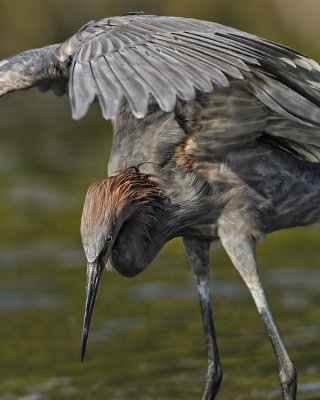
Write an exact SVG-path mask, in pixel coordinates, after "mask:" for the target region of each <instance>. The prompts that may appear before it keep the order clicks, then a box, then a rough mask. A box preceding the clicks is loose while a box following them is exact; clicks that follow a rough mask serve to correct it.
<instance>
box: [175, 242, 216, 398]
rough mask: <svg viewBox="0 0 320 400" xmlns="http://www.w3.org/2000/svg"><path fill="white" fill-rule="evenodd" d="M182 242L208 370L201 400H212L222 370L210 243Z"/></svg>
mask: <svg viewBox="0 0 320 400" xmlns="http://www.w3.org/2000/svg"><path fill="white" fill-rule="evenodd" d="M183 241H184V245H185V248H186V251H187V255H188V259H189V262H190V265H191V268H192V271H193V273H194V274H195V276H196V279H197V289H198V294H199V298H200V304H201V311H202V319H203V326H204V333H205V338H206V346H207V352H208V369H207V375H206V381H205V389H204V393H203V397H202V400H213V399H215V397H216V394H217V393H218V391H219V388H220V384H221V380H222V369H221V364H220V358H219V351H218V346H217V341H216V334H215V329H214V324H213V318H212V312H211V304H210V295H209V250H210V243H211V242H210V241H202V240H197V239H193V238H186V237H185V238H184V239H183Z"/></svg>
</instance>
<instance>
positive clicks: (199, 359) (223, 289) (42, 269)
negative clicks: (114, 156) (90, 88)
mask: <svg viewBox="0 0 320 400" xmlns="http://www.w3.org/2000/svg"><path fill="white" fill-rule="evenodd" d="M109 129H110V126H109V124H106V123H105V122H104V121H102V120H101V117H100V114H99V111H98V109H97V108H96V109H93V110H92V111H91V112H90V114H89V116H88V117H87V118H85V119H84V120H83V121H81V122H73V121H71V120H70V117H69V106H68V104H67V102H66V101H63V100H61V99H55V98H53V97H50V96H47V97H46V98H45V101H44V98H43V95H40V94H38V93H36V92H33V91H30V92H28V93H19V94H16V95H15V96H8V97H7V98H5V99H1V107H0V176H1V179H0V190H1V197H0V216H1V225H0V276H1V281H0V320H1V325H0V346H1V348H0V350H1V357H0V377H1V378H0V399H1V400H56V399H59V400H61V399H77V400H79V399H85V400H90V399H95V400H100V399H101V400H106V399H137V400H149V399H157V400H173V399H198V398H201V391H202V383H203V375H204V371H205V367H206V357H205V351H204V339H203V333H202V325H201V315H200V310H199V305H198V299H197V293H196V289H195V285H194V281H193V277H192V275H191V273H190V271H189V267H188V264H187V260H186V257H185V254H184V251H183V248H182V246H181V242H180V240H175V241H173V242H171V243H169V244H168V245H167V246H166V247H165V248H164V249H163V251H162V252H161V253H160V254H159V256H158V257H157V258H156V260H155V261H154V262H153V263H152V265H151V266H150V267H149V268H148V269H147V271H146V272H144V273H143V274H142V275H141V276H138V277H137V278H135V279H127V278H123V277H120V276H119V275H117V274H116V273H105V274H104V277H103V282H102V285H101V290H100V292H99V296H98V299H97V303H96V306H95V313H94V318H93V322H92V327H91V333H90V337H89V343H88V348H87V355H86V360H85V362H84V363H81V362H80V356H79V353H80V339H81V325H82V315H83V303H84V290H85V258H84V256H83V254H82V250H81V242H80V236H79V220H80V215H81V208H82V203H83V199H84V195H85V191H86V188H87V186H88V185H89V183H90V182H91V181H93V180H96V179H101V178H102V177H103V176H104V174H105V171H106V164H107V155H108V148H109V145H110V132H107V131H108V130H109ZM319 233H320V230H319V228H318V227H311V228H305V229H296V230H290V231H286V232H282V233H276V234H273V235H270V237H269V238H268V239H267V240H266V241H265V242H264V243H261V244H260V245H259V248H258V261H259V265H260V267H261V277H262V281H263V283H264V287H265V290H266V293H267V297H268V299H269V303H270V306H271V309H272V311H273V314H274V317H275V319H276V321H277V323H278V327H279V329H280V331H281V333H282V336H283V338H284V340H285V343H286V345H287V348H288V350H289V353H290V355H291V357H292V359H293V361H294V363H295V365H296V366H297V369H298V372H299V398H301V399H319V398H320V313H319V304H320V268H319V267H320V265H319V257H318V255H319ZM211 269H212V277H211V279H212V299H213V308H214V314H215V321H216V328H217V335H218V342H219V346H220V351H221V358H222V363H223V369H224V381H223V385H222V389H221V394H220V396H219V399H222V400H223V399H228V400H230V399H246V400H250V399H252V400H253V399H278V398H279V397H280V394H279V393H280V392H279V385H278V380H277V366H276V362H275V358H274V356H273V352H272V349H271V346H270V344H269V342H268V339H267V338H266V335H265V332H264V330H263V327H262V324H261V321H260V320H259V317H258V316H257V312H256V310H255V308H254V306H253V304H252V301H251V298H250V296H249V293H248V291H247V289H246V288H245V286H244V284H243V283H242V281H241V279H240V278H239V276H238V274H237V273H236V272H235V271H234V269H233V267H232V266H231V264H230V262H229V260H228V259H227V257H226V256H225V254H224V252H223V251H222V249H221V248H220V247H216V248H214V249H213V252H212V267H211Z"/></svg>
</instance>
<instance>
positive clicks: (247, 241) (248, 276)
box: [219, 229, 297, 400]
mask: <svg viewBox="0 0 320 400" xmlns="http://www.w3.org/2000/svg"><path fill="white" fill-rule="evenodd" d="M219 236H220V239H221V242H222V244H223V246H224V248H225V250H226V252H227V253H228V255H229V257H230V259H231V261H232V262H233V264H234V266H235V267H236V268H237V270H238V271H239V272H240V275H241V276H242V278H243V280H244V281H245V283H246V285H247V286H248V288H249V290H250V292H251V295H252V297H253V299H254V301H255V304H256V306H257V309H258V311H259V314H260V316H261V319H262V321H263V323H264V326H265V328H266V331H267V334H268V336H269V339H270V341H271V344H272V347H273V350H274V352H275V354H276V357H277V360H278V364H279V378H280V384H281V390H282V398H283V400H294V399H295V398H296V389H297V380H296V371H295V368H294V365H293V363H292V361H291V360H290V358H289V355H288V353H287V350H286V348H285V346H284V344H283V342H282V339H281V337H280V335H279V332H278V329H277V327H276V325H275V323H274V321H273V318H272V315H271V312H270V310H269V306H268V304H267V301H266V297H265V294H264V291H263V288H262V285H261V282H260V279H259V275H258V270H257V265H256V260H255V242H254V240H253V239H252V238H251V237H248V236H242V237H241V235H240V236H239V235H235V234H233V233H232V231H230V230H229V229H228V230H226V229H219Z"/></svg>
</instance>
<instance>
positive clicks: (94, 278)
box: [81, 263, 104, 361]
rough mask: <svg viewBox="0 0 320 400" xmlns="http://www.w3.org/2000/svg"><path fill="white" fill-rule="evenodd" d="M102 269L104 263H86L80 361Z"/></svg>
mask: <svg viewBox="0 0 320 400" xmlns="http://www.w3.org/2000/svg"><path fill="white" fill-rule="evenodd" d="M103 269H104V264H102V265H100V264H98V263H88V265H87V289H86V292H87V298H86V305H85V311H84V319H83V328H82V344H81V361H83V359H84V355H85V352H86V347H87V340H88V334H89V328H90V321H91V316H92V311H93V306H94V303H95V300H96V296H97V292H98V288H99V282H100V278H101V275H102V271H103Z"/></svg>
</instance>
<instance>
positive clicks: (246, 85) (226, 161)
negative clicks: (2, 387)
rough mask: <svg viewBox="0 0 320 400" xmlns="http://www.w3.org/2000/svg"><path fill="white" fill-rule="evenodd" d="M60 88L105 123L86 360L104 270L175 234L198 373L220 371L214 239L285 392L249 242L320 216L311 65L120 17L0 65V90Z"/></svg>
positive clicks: (264, 46) (210, 388)
mask: <svg viewBox="0 0 320 400" xmlns="http://www.w3.org/2000/svg"><path fill="white" fill-rule="evenodd" d="M30 86H40V87H41V88H43V89H48V88H51V89H54V91H55V92H56V93H57V94H61V93H63V92H64V91H65V90H66V88H67V92H68V94H69V97H70V100H71V105H72V110H73V116H74V117H75V118H80V117H82V116H83V115H84V114H85V113H86V111H87V109H88V107H89V105H90V104H91V103H92V102H93V101H94V99H98V101H99V102H100V105H101V108H102V112H103V115H104V117H106V118H112V122H113V128H114V138H113V144H112V151H111V155H110V159H109V166H108V169H109V177H108V178H107V179H105V180H104V181H101V182H98V183H96V184H94V185H93V186H92V187H91V188H90V189H89V191H88V193H87V197H86V201H85V205H84V210H83V217H82V224H81V234H82V239H83V245H84V250H85V253H86V256H87V261H88V279H87V302H86V313H85V320H84V330H83V347H82V356H83V355H84V351H85V347H86V341H87V336H88V329H89V325H90V318H91V314H92V310H93V306H94V302H95V297H96V293H97V289H98V285H99V280H100V276H101V273H102V270H103V268H104V266H105V264H106V263H107V261H108V260H110V262H111V264H112V266H113V267H114V268H115V269H116V270H117V271H118V272H119V273H121V274H122V275H125V276H135V275H136V274H138V273H140V272H142V271H143V270H144V269H145V268H146V267H147V266H148V264H149V263H150V262H151V261H152V259H153V258H154V257H155V256H156V254H157V253H158V251H159V250H160V249H161V247H162V246H163V245H164V244H165V243H166V242H167V241H168V240H170V239H171V238H173V237H177V236H182V237H183V239H184V244H185V247H186V251H187V254H188V257H189V261H190V264H191V267H192V270H193V272H194V274H195V276H196V279H197V287H198V292H199V297H200V302H201V308H202V315H203V321H204V329H205V335H206V344H207V351H208V370H207V377H206V386H205V391H204V395H203V399H204V400H209V399H214V398H215V396H216V394H217V392H218V389H219V386H220V382H221V378H222V373H221V366H220V360H219V353H218V347H217V343H216V339H215V330H214V325H213V320H212V316H211V306H210V297H209V270H208V261H209V248H210V244H211V242H213V241H215V240H220V241H221V242H222V244H223V246H224V248H225V249H226V251H227V253H228V255H229V256H230V258H231V260H232V262H233V264H234V265H235V267H236V268H237V269H238V271H239V272H240V274H241V276H242V277H243V279H244V281H245V283H246V284H247V286H248V287H249V289H250V292H251V294H252V296H253V298H254V301H255V303H256V305H257V308H258V311H259V313H260V315H261V317H262V320H263V322H264V324H265V327H266V330H267V333H268V336H269V338H270V340H271V343H272V346H273V349H274V351H275V353H276V356H277V358H278V362H279V372H280V373H279V376H280V383H281V388H282V395H283V399H286V400H293V399H295V396H296V377H295V370H294V367H293V364H292V362H291V361H290V359H289V356H288V354H287V352H286V350H285V347H284V345H283V343H282V341H281V338H280V336H279V334H278V331H277V328H276V326H275V324H274V322H273V320H272V317H271V314H270V311H269V308H268V305H267V303H266V299H265V297H264V293H263V289H262V286H261V283H260V280H259V276H258V272H257V267H256V261H255V255H254V245H255V242H256V241H257V240H259V239H261V238H263V237H264V236H265V235H266V234H267V233H269V232H273V231H275V230H279V229H283V228H288V227H293V226H303V225H309V224H313V223H316V222H319V220H320V163H319V162H318V161H316V159H317V158H316V157H314V161H311V159H312V156H313V155H316V153H317V151H318V150H319V146H320V66H319V65H318V64H317V63H316V62H315V61H313V60H310V59H308V58H307V57H305V56H303V55H301V54H299V53H297V52H295V51H293V50H291V49H289V48H287V47H284V46H281V45H277V44H275V43H272V42H269V41H266V40H263V39H260V38H257V37H255V36H253V35H250V34H247V33H244V32H240V31H238V30H235V29H233V28H228V27H224V26H222V25H219V24H215V23H211V22H206V21H197V20H191V19H185V18H176V17H156V16H147V15H139V14H138V15H136V14H128V15H125V16H122V17H113V18H106V19H104V20H101V21H91V22H90V23H88V24H87V25H85V26H84V27H83V28H82V29H80V31H79V32H78V33H77V34H76V35H74V36H72V37H71V38H70V39H68V40H67V41H66V42H65V43H63V44H62V45H53V46H48V47H45V48H43V49H36V50H30V51H28V52H25V53H22V54H20V55H17V56H14V57H11V58H8V59H7V60H4V61H3V62H1V63H0V95H1V94H5V93H6V92H9V91H13V90H18V89H23V88H26V87H30Z"/></svg>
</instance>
